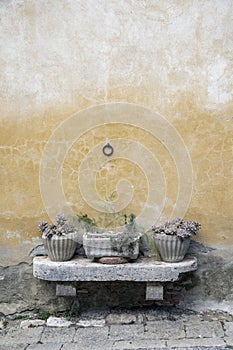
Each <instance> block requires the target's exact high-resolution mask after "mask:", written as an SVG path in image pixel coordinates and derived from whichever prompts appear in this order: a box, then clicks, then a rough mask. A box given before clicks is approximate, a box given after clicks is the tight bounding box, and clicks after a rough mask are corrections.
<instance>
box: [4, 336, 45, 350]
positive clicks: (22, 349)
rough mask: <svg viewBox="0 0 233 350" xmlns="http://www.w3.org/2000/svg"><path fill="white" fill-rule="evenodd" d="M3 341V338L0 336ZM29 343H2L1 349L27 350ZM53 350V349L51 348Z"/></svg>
mask: <svg viewBox="0 0 233 350" xmlns="http://www.w3.org/2000/svg"><path fill="white" fill-rule="evenodd" d="M0 341H1V338H0ZM27 346H28V344H18V343H17V344H11V345H7V344H0V350H26V348H27ZM50 350H51V349H50Z"/></svg>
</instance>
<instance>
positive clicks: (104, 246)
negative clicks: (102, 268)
mask: <svg viewBox="0 0 233 350" xmlns="http://www.w3.org/2000/svg"><path fill="white" fill-rule="evenodd" d="M124 234H125V233H123V232H119V233H113V232H110V233H91V232H88V233H85V234H84V235H83V247H84V250H85V253H86V256H87V258H88V259H92V260H93V259H95V258H102V257H106V256H111V257H112V256H121V257H124V258H129V259H137V257H138V254H139V239H140V237H141V234H138V235H137V236H136V237H134V238H132V240H130V243H129V244H128V245H122V246H121V249H119V250H116V249H114V242H115V241H116V240H117V238H118V237H119V235H124Z"/></svg>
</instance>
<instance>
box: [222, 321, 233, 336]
mask: <svg viewBox="0 0 233 350" xmlns="http://www.w3.org/2000/svg"><path fill="white" fill-rule="evenodd" d="M224 328H225V334H226V335H227V336H228V337H233V322H225V323H224Z"/></svg>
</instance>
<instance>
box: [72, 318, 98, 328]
mask: <svg viewBox="0 0 233 350" xmlns="http://www.w3.org/2000/svg"><path fill="white" fill-rule="evenodd" d="M76 326H78V327H84V328H85V327H104V326H105V320H104V319H102V320H79V321H78V322H77V323H76Z"/></svg>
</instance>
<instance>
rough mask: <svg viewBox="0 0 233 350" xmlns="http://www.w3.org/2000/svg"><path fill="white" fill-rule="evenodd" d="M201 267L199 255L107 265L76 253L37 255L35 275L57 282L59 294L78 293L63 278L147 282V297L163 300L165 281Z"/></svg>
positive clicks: (72, 294)
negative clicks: (59, 257)
mask: <svg viewBox="0 0 233 350" xmlns="http://www.w3.org/2000/svg"><path fill="white" fill-rule="evenodd" d="M195 270H197V260H196V258H193V257H192V258H186V259H184V260H183V261H181V262H178V263H165V262H162V261H156V260H155V259H153V258H145V257H143V258H139V259H137V260H136V261H135V262H132V263H128V264H119V265H106V264H100V263H96V262H92V261H90V260H88V259H86V258H83V257H75V258H73V259H72V260H69V261H64V262H54V261H51V260H50V259H49V258H48V257H45V256H40V257H35V258H34V259H33V275H34V276H35V277H37V278H39V279H42V280H46V281H54V282H57V286H56V294H57V296H75V295H76V288H74V287H73V286H72V285H67V284H66V285H62V284H61V283H59V282H74V281H80V282H81V281H98V282H101V281H102V282H105V281H133V282H146V300H163V284H162V283H163V282H174V281H177V280H178V279H179V276H180V274H182V273H185V272H190V271H195Z"/></svg>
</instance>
